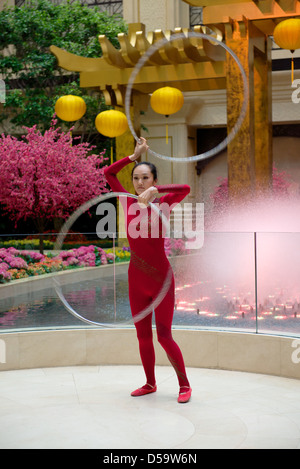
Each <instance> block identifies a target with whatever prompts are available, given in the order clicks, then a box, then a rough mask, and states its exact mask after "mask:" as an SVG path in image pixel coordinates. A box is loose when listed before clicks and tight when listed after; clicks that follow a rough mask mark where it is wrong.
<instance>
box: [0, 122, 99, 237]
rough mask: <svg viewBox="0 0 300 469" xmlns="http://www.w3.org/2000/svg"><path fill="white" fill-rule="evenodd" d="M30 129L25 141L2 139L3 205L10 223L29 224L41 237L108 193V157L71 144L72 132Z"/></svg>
mask: <svg viewBox="0 0 300 469" xmlns="http://www.w3.org/2000/svg"><path fill="white" fill-rule="evenodd" d="M55 124H56V121H55V120H54V121H53V123H52V126H51V128H50V129H49V130H47V131H46V132H45V133H44V134H42V133H41V132H40V131H39V130H38V129H37V126H36V125H35V126H33V127H32V128H25V129H26V132H27V133H26V134H25V135H23V136H22V139H21V140H18V139H17V138H15V137H13V136H11V135H7V136H5V135H2V136H1V137H0V203H1V204H2V206H3V208H4V211H5V212H6V213H7V214H8V215H9V217H10V218H11V220H13V221H15V223H16V224H17V223H18V222H19V221H20V220H27V219H30V220H32V221H33V222H34V223H35V226H36V227H37V229H38V230H39V232H40V233H43V232H44V231H45V227H46V225H47V222H48V221H50V220H53V219H55V218H61V219H66V218H67V217H68V216H69V215H70V214H71V213H72V212H73V211H74V210H76V209H77V208H78V207H79V206H80V205H82V204H83V203H84V202H86V201H88V200H90V199H92V198H93V197H96V196H97V195H99V194H101V193H104V192H107V189H106V187H105V184H106V179H105V176H104V174H103V168H101V165H102V164H103V162H104V153H105V152H103V153H101V154H100V155H97V154H91V150H92V149H93V147H91V146H90V145H89V144H88V143H79V144H76V145H72V142H71V137H70V134H69V133H65V132H63V131H62V130H61V129H60V128H55Z"/></svg>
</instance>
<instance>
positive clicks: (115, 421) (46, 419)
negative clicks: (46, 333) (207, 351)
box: [0, 366, 300, 451]
mask: <svg viewBox="0 0 300 469" xmlns="http://www.w3.org/2000/svg"><path fill="white" fill-rule="evenodd" d="M188 374H189V378H190V381H191V384H192V387H193V396H192V399H191V401H190V402H189V403H188V404H178V403H177V381H176V377H175V375H174V372H173V369H172V368H171V367H167V366H166V367H163V366H161V367H157V382H158V391H157V393H155V394H151V395H148V396H145V397H139V398H133V397H131V396H130V391H131V390H132V389H134V388H136V387H139V386H140V385H142V384H143V383H144V375H143V371H142V368H141V367H140V366H87V367H66V368H46V369H44V368H43V369H32V370H22V371H3V372H1V373H0V448H1V449H5V448H12V449H21V448H34V449H38V448H45V449H46V448H51V449H57V448H69V449H72V448H78V449H81V448H82V449H89V448H93V449H141V448H142V449H146V450H147V449H164V450H166V449H172V450H178V451H179V450H182V449H185V450H189V449H190V450H191V449H201V448H204V449H214V448H215V449H221V448H226V449H234V448H236V449H247V448H249V449H258V448H265V449H271V448H274V449H281V448H287V449H299V448H300V381H299V380H298V381H297V380H292V379H286V378H279V377H275V376H265V375H259V374H250V373H240V372H231V371H222V370H214V369H199V368H189V369H188Z"/></svg>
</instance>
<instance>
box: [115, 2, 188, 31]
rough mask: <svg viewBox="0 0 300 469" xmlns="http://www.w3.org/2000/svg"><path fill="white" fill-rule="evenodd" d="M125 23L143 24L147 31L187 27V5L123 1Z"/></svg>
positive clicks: (181, 3) (180, 3)
mask: <svg viewBox="0 0 300 469" xmlns="http://www.w3.org/2000/svg"><path fill="white" fill-rule="evenodd" d="M123 17H124V19H125V21H127V23H144V24H145V25H146V27H147V31H154V30H155V29H162V30H164V31H165V30H169V29H170V30H172V29H174V28H176V27H182V28H188V27H189V21H190V17H189V5H187V4H186V3H183V2H182V1H181V0H151V1H149V0H123Z"/></svg>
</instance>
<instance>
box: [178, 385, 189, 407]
mask: <svg viewBox="0 0 300 469" xmlns="http://www.w3.org/2000/svg"><path fill="white" fill-rule="evenodd" d="M191 395H192V388H188V390H187V391H183V392H180V393H179V396H178V400H177V401H178V402H179V404H184V403H185V402H189V400H190V398H191Z"/></svg>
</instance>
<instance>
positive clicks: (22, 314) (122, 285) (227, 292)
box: [0, 271, 300, 334]
mask: <svg viewBox="0 0 300 469" xmlns="http://www.w3.org/2000/svg"><path fill="white" fill-rule="evenodd" d="M175 280H176V304H175V312H174V321H173V324H174V326H180V327H188V328H189V327H190V328H203V329H205V328H216V329H224V330H228V329H230V330H244V331H251V332H255V331H256V325H257V323H258V325H259V330H260V331H262V332H263V331H269V332H270V331H274V332H277V333H293V334H299V332H300V303H299V302H298V300H297V299H287V297H286V292H284V291H281V290H280V289H278V290H276V291H274V292H273V294H272V295H269V296H268V297H267V298H266V299H265V300H264V302H263V303H262V304H259V305H258V308H256V306H255V300H254V292H253V291H249V286H247V287H245V288H244V289H243V288H239V290H237V291H234V290H233V289H232V287H230V286H229V285H222V286H220V285H217V284H216V282H213V281H198V280H197V279H195V277H193V276H192V275H191V276H190V278H189V277H188V276H187V275H186V273H185V276H184V281H183V278H182V276H181V275H180V272H179V271H178V272H177V273H176V272H175ZM63 293H64V295H65V298H66V300H67V301H68V303H69V304H70V306H71V307H72V308H74V309H75V310H76V311H77V312H78V313H79V314H80V315H81V316H83V317H85V318H87V319H89V320H91V321H96V322H101V323H108V324H109V323H114V322H115V323H122V322H126V321H128V320H129V319H130V318H131V313H130V306H129V300H128V281H127V273H126V274H122V275H118V277H117V279H116V311H115V307H114V280H113V277H106V278H104V279H101V281H99V280H91V281H83V282H81V283H74V284H73V285H68V286H65V287H63ZM72 326H83V323H82V322H81V321H80V320H78V319H76V318H75V317H73V316H72V315H71V314H70V313H68V311H66V309H65V308H64V306H63V305H62V303H61V301H60V300H59V298H58V297H57V295H56V293H55V290H54V289H53V288H52V286H51V285H49V288H48V289H46V290H42V291H37V292H28V293H27V294H26V295H19V296H17V297H15V298H9V299H6V300H0V330H5V329H22V328H24V329H26V328H28V329H32V328H59V327H72ZM85 326H86V325H85Z"/></svg>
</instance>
